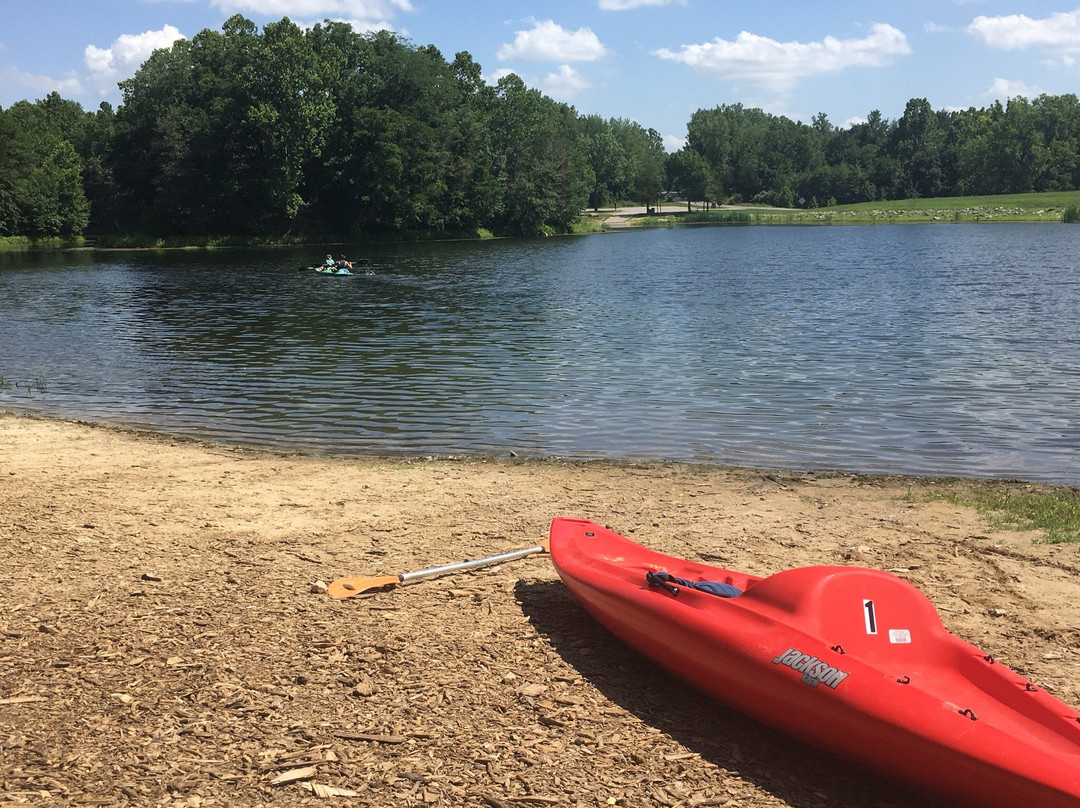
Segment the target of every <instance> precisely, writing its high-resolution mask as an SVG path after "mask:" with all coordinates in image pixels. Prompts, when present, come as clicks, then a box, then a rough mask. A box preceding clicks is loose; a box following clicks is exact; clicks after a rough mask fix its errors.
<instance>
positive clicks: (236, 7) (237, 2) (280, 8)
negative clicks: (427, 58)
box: [213, 0, 413, 20]
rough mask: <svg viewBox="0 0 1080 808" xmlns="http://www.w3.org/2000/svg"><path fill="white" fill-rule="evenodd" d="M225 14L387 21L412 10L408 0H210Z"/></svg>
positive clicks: (276, 17)
mask: <svg viewBox="0 0 1080 808" xmlns="http://www.w3.org/2000/svg"><path fill="white" fill-rule="evenodd" d="M213 4H214V5H215V6H217V7H218V8H219V9H221V10H222V12H224V13H225V14H235V13H241V14H258V15H259V16H260V17H269V18H273V19H275V20H277V19H280V18H282V17H288V18H289V19H294V20H295V19H296V18H304V19H323V18H326V17H329V18H331V19H352V20H374V19H379V18H390V17H393V16H394V13H395V12H396V11H412V10H413V6H412V3H411V2H410V0H213Z"/></svg>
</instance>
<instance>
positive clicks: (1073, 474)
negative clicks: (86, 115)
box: [0, 225, 1080, 483]
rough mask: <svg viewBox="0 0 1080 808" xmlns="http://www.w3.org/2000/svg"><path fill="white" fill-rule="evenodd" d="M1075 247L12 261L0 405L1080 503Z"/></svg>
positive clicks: (965, 233) (341, 445)
mask: <svg viewBox="0 0 1080 808" xmlns="http://www.w3.org/2000/svg"><path fill="white" fill-rule="evenodd" d="M1078 247H1080V228H1069V227H1065V226H1055V225H1008V226H996V225H979V226H926V227H916V226H906V227H867V228H769V227H750V228H715V229H714V228H707V229H687V230H660V231H646V232H631V233H625V234H622V233H621V234H616V235H608V236H590V237H582V238H566V239H547V240H536V241H493V242H483V243H472V242H468V243H443V244H435V245H406V246H391V247H379V248H372V249H368V250H367V253H368V256H369V258H370V261H369V262H368V263H367V265H366V266H364V267H362V268H361V269H360V270H359V271H358V274H356V275H353V276H350V277H335V276H320V275H315V274H313V273H307V272H300V271H297V267H298V266H300V265H306V264H307V263H308V260H309V258H311V255H309V254H308V253H303V252H298V251H296V252H294V251H284V250H274V251H271V250H261V251H252V252H247V251H233V250H225V251H215V252H165V253H157V252H115V253H88V252H81V253H80V252H70V253H68V252H65V253H51V254H32V253H17V254H7V255H2V256H0V374H3V376H4V377H5V381H6V382H7V383H8V386H7V387H6V388H5V389H0V406H2V407H5V408H9V409H15V410H29V411H39V412H49V413H57V414H61V415H67V416H72V417H90V418H101V419H115V420H121V421H125V422H129V423H136V424H140V425H146V426H151V427H155V428H161V429H165V430H168V431H173V432H177V433H184V434H189V435H197V436H200V437H206V438H214V439H224V440H228V441H234V442H251V443H257V444H263V445H274V446H279V447H289V448H318V449H323V450H326V451H333V452H355V453H377V454H392V453H409V454H416V453H440V454H442V453H451V454H456V453H506V452H508V451H510V450H513V451H516V452H518V453H519V454H543V455H563V456H572V457H612V458H665V459H683V460H704V461H719V462H725V463H738V464H747V465H755V466H784V467H797V468H805V467H814V468H822V467H824V468H838V469H845V470H851V471H883V472H898V473H916V474H960V475H976V476H985V475H993V476H1012V477H1020V478H1024V479H1032V480H1049V481H1055V482H1067V483H1077V482H1080V463H1078V462H1077V449H1078V448H1080V423H1078V420H1077V416H1076V409H1077V408H1076V404H1075V402H1076V395H1077V394H1076V391H1077V390H1078V389H1080V359H1078V357H1080V273H1078V272H1077V260H1076V258H1075V256H1076V255H1077V248H1078ZM354 252H357V251H354ZM34 378H41V379H42V380H43V381H44V384H45V387H46V389H45V390H44V391H41V390H27V389H26V388H25V387H19V388H16V387H15V386H14V385H13V384H11V382H13V381H20V380H21V381H25V380H29V379H34Z"/></svg>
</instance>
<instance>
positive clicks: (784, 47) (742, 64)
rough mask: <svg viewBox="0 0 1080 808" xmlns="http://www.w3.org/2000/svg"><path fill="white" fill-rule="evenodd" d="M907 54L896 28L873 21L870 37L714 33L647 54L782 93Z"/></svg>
mask: <svg viewBox="0 0 1080 808" xmlns="http://www.w3.org/2000/svg"><path fill="white" fill-rule="evenodd" d="M910 52H911V48H910V46H909V45H908V42H907V37H906V36H904V34H903V32H902V31H900V30H899V29H897V28H894V27H893V26H891V25H887V24H885V23H874V24H873V26H871V30H870V35H869V36H866V37H863V38H862V39H836V38H835V37H831V36H827V37H825V38H824V39H823V40H821V41H820V42H805V43H804V42H777V41H776V40H775V39H769V38H768V37H763V36H758V35H757V34H751V33H749V32H747V31H742V32H740V33H739V35H738V36H737V37H735V41H734V42H731V41H728V40H725V39H720V38H719V37H717V38H716V39H714V40H713V41H712V42H706V43H704V44H701V45H684V46H683V47H682V50H680V51H671V50H668V49H667V48H661V49H659V50H655V51H653V54H654V55H655V56H659V57H660V58H662V59H670V60H672V61H676V62H683V63H684V64H687V65H689V66H690V67H692V68H694V69H695V70H696V71H697V72H698V73H699V74H701V75H702V76H704V77H705V78H709V79H714V80H716V81H730V82H733V83H739V82H744V83H745V84H747V85H749V86H755V87H761V88H763V89H765V90H769V91H771V92H783V91H786V90H790V89H791V88H792V87H794V86H795V85H796V84H797V83H798V82H799V80H800V79H802V78H805V77H806V76H815V75H820V74H823V73H837V72H839V71H841V70H844V69H846V68H849V67H881V66H883V65H887V64H889V63H890V61H891V57H893V56H898V55H903V54H907V53H910Z"/></svg>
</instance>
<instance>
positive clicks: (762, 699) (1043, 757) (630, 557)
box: [550, 518, 1080, 808]
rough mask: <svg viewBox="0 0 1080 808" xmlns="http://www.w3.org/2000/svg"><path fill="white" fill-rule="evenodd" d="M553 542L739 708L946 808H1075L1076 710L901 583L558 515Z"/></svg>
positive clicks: (622, 620) (650, 644) (616, 622)
mask: <svg viewBox="0 0 1080 808" xmlns="http://www.w3.org/2000/svg"><path fill="white" fill-rule="evenodd" d="M550 549H551V560H552V562H553V563H554V564H555V568H556V570H558V573H559V575H560V577H561V578H562V579H563V581H564V582H565V583H566V585H567V586H568V587H569V588H570V591H571V592H573V593H574V596H575V597H576V598H577V599H578V600H579V601H580V602H581V604H582V606H584V607H585V609H586V610H587V611H588V612H589V613H590V614H592V615H593V617H595V618H596V619H597V620H598V621H599V622H600V623H601V624H603V625H604V626H605V627H606V628H608V629H609V630H610V631H612V632H613V633H614V634H616V635H617V636H618V637H620V638H621V639H623V640H624V641H625V642H627V643H629V644H630V645H631V646H633V647H634V648H636V649H637V650H638V651H641V652H642V653H643V654H645V655H646V656H648V657H650V658H652V659H653V660H654V661H655V662H657V663H658V664H660V665H661V666H663V667H664V668H667V669H668V670H669V671H671V672H672V673H674V674H675V675H677V676H679V677H680V678H682V679H684V680H686V681H687V682H688V683H690V684H691V685H693V686H694V687H696V688H697V689H699V690H701V691H703V692H705V693H707V694H709V695H710V696H713V697H714V698H716V699H717V700H718V701H721V702H723V703H725V704H728V705H730V706H731V707H734V708H735V709H737V710H739V711H740V712H743V713H745V714H747V715H749V716H752V717H753V718H755V719H757V720H759V721H761V722H763V723H765V724H769V725H770V726H772V727H775V728H776V729H779V730H781V731H783V732H786V733H787V734H789V735H792V736H794V737H796V738H799V739H801V740H803V741H806V742H807V743H810V744H812V745H815V746H819V747H821V748H824V749H828V750H831V751H832V752H835V753H837V754H839V755H842V756H844V757H847V758H849V759H851V760H855V761H857V762H859V763H861V764H864V765H866V766H868V767H870V768H872V769H874V770H875V771H877V772H879V773H882V774H884V775H886V776H889V777H892V778H894V779H898V780H902V781H905V782H907V783H908V784H909V785H911V786H913V787H915V788H917V789H920V790H923V791H925V792H928V793H931V794H934V795H936V796H937V797H939V798H941V799H944V800H947V801H948V803H947V804H949V805H957V804H962V805H969V806H972V808H975V807H976V806H978V808H990V807H991V806H1000V807H1001V808H1020V807H1021V806H1024V807H1026V806H1031V808H1036V807H1037V808H1077V806H1080V714H1078V713H1077V711H1076V710H1075V709H1073V708H1072V707H1070V706H1069V705H1067V704H1065V703H1064V702H1062V701H1059V700H1058V699H1056V698H1054V697H1053V696H1051V695H1050V694H1049V693H1047V692H1045V691H1044V690H1042V689H1041V688H1039V687H1036V686H1035V685H1033V684H1031V683H1030V682H1029V681H1027V680H1026V679H1024V677H1022V676H1020V675H1019V674H1017V673H1016V672H1014V671H1012V670H1010V669H1009V668H1008V667H1006V666H1005V665H1002V664H1001V663H998V662H995V661H994V658H993V657H992V656H990V655H989V654H987V653H985V652H983V651H980V650H979V649H978V648H976V647H975V646H973V645H969V644H968V643H966V642H964V641H963V640H961V639H959V638H958V637H955V636H953V635H952V634H950V633H949V632H948V631H947V630H946V629H945V627H944V626H943V625H942V624H941V618H940V617H939V616H938V613H937V610H936V609H935V608H934V606H933V604H932V603H931V602H930V601H929V600H928V599H927V598H926V596H925V595H923V594H922V593H921V592H920V591H919V590H918V589H916V588H915V587H913V586H912V585H911V584H909V583H907V582H906V581H903V580H901V579H900V578H897V577H896V576H895V575H891V574H889V573H887V572H882V571H880V570H872V569H863V568H858V567H803V568H799V569H792V570H787V571H784V572H778V573H776V574H774V575H770V576H768V577H765V578H759V577H756V576H753V575H746V574H744V573H740V572H733V571H731V570H725V569H720V568H718V567H710V566H706V565H704V564H698V563H695V562H692V561H686V560H683V559H679V558H673V557H671V556H666V555H662V554H661V553H657V552H654V551H652V550H649V549H647V548H645V547H642V546H641V545H638V544H635V543H634V542H632V541H630V540H629V539H625V538H623V537H622V536H619V535H618V534H616V533H614V532H612V531H611V530H608V529H606V528H604V527H601V526H600V525H597V524H595V523H593V522H588V521H584V520H577V519H565V518H559V519H556V520H554V521H553V522H552V524H551V547H550Z"/></svg>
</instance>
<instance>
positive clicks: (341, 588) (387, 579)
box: [326, 575, 401, 600]
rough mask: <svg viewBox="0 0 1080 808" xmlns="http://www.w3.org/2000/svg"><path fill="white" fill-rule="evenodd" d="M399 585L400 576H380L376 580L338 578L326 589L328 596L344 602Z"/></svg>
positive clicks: (367, 578)
mask: <svg viewBox="0 0 1080 808" xmlns="http://www.w3.org/2000/svg"><path fill="white" fill-rule="evenodd" d="M399 583H401V577H400V576H398V575H379V576H376V577H374V578H369V577H365V576H356V577H355V578H338V579H337V580H336V581H334V582H333V583H331V584H330V585H329V586H328V587H326V594H328V595H330V596H331V597H335V598H341V599H342V600H344V599H345V598H351V597H355V596H356V595H360V594H362V593H364V592H370V591H371V590H372V589H382V588H383V587H385V586H394V585H396V584H399Z"/></svg>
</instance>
